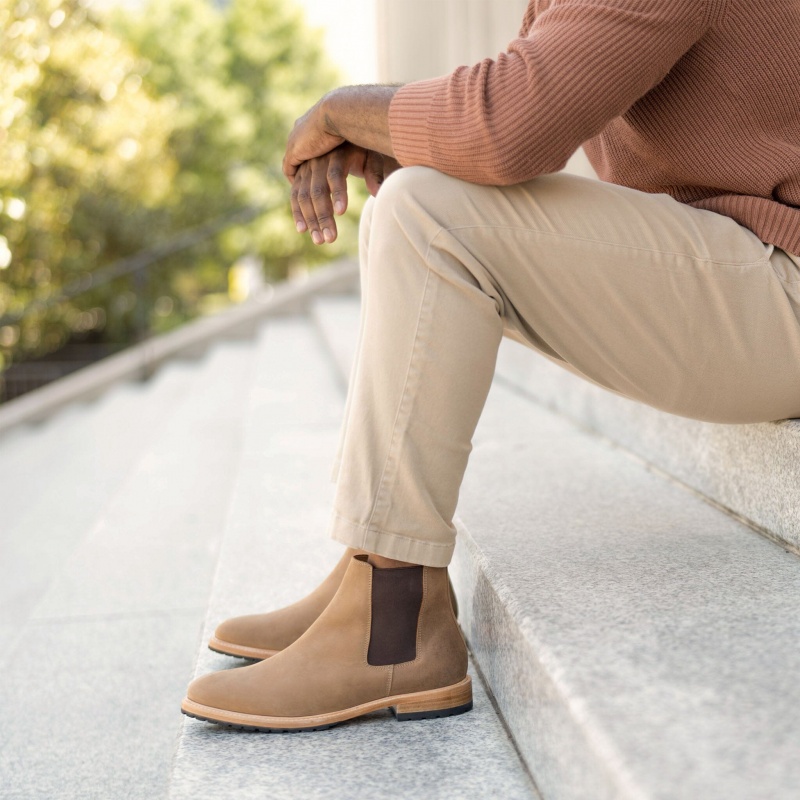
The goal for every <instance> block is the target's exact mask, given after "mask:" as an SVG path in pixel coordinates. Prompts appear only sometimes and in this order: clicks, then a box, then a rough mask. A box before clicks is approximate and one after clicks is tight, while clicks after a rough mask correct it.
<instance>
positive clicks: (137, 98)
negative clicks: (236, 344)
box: [0, 0, 363, 366]
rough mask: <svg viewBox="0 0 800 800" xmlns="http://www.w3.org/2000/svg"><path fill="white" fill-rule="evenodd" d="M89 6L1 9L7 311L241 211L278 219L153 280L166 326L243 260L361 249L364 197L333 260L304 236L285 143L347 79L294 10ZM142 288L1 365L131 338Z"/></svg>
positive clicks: (94, 298)
mask: <svg viewBox="0 0 800 800" xmlns="http://www.w3.org/2000/svg"><path fill="white" fill-rule="evenodd" d="M88 1H89V0H0V29H2V30H3V31H4V35H3V36H2V38H0V201H2V203H3V207H2V211H0V315H2V314H3V313H8V312H13V311H16V310H18V309H20V308H23V307H27V306H28V305H29V304H30V303H31V302H32V301H34V300H36V299H37V298H39V299H41V298H46V297H48V296H51V295H52V294H54V293H55V294H58V293H59V291H60V290H61V288H62V287H64V286H65V285H69V284H71V283H73V282H74V281H75V280H76V279H80V278H83V279H84V281H85V282H86V284H87V285H90V277H89V276H90V274H91V273H92V272H93V271H94V270H96V269H97V268H98V267H99V266H101V265H103V264H107V263H109V262H112V261H114V260H115V259H117V258H120V257H123V256H126V255H129V254H132V253H136V252H138V251H140V250H142V249H144V248H146V247H149V246H151V245H153V244H154V243H158V242H159V241H163V240H166V239H169V237H170V236H173V235H174V234H175V233H176V232H179V231H182V230H185V229H187V228H192V227H194V226H196V225H198V224H200V223H202V222H205V221H207V220H210V219H215V218H218V217H220V216H222V215H226V214H229V213H230V212H232V211H235V210H236V209H238V208H241V207H245V206H257V207H274V208H275V209H276V210H274V211H270V212H269V213H266V214H264V215H261V216H259V217H257V218H256V219H255V220H253V221H252V222H250V223H248V224H246V225H238V226H236V227H234V228H231V229H229V230H227V231H225V232H224V234H222V235H218V236H216V237H214V238H213V239H211V240H208V241H207V242H205V243H203V244H202V245H201V246H196V247H193V248H192V249H191V250H188V251H186V252H184V253H183V254H178V255H174V256H171V257H169V258H167V259H165V260H164V261H163V262H161V263H160V264H159V265H158V266H157V267H155V268H154V269H153V270H151V273H152V274H151V277H150V278H149V279H148V286H147V294H148V295H149V301H148V307H147V309H146V313H147V315H148V316H150V317H151V318H152V320H153V321H154V322H155V323H157V324H156V327H157V328H158V329H166V328H168V327H170V326H172V325H174V324H176V323H177V322H179V321H181V320H182V319H186V318H189V317H191V316H193V315H195V314H196V313H198V310H199V309H200V307H201V304H202V298H203V296H204V295H205V294H207V293H208V292H217V293H224V292H225V291H226V288H227V270H228V267H229V266H230V265H231V264H232V263H233V262H234V261H235V260H236V259H237V258H238V257H239V256H241V255H242V254H251V255H255V256H258V257H261V258H262V259H263V261H264V263H265V270H266V273H267V277H268V279H271V280H278V279H281V278H283V277H285V276H286V274H287V271H288V270H289V269H290V268H291V267H292V266H293V265H294V264H297V263H301V262H302V263H314V262H318V261H320V260H322V259H324V258H329V257H332V256H336V255H340V254H341V253H342V252H344V251H346V250H348V249H352V248H353V246H354V241H355V233H354V230H355V222H354V219H353V217H354V216H355V213H357V211H358V206H359V205H360V202H359V200H360V199H361V198H362V197H363V195H357V197H356V202H355V203H354V209H353V210H354V212H355V213H354V214H353V215H352V216H351V218H350V220H349V221H345V222H344V224H343V225H342V226H341V227H342V229H343V231H342V232H343V235H342V237H341V241H340V243H337V245H336V246H334V247H333V248H331V247H329V246H326V247H325V248H315V247H314V246H313V245H311V244H310V242H309V241H308V237H301V236H298V235H297V233H296V232H295V230H294V224H293V221H292V218H291V213H290V210H289V206H288V184H286V183H285V181H284V180H283V178H282V177H281V176H280V162H281V158H282V154H283V148H284V145H285V141H286V136H287V134H288V131H289V130H290V129H291V126H292V124H293V121H294V119H295V118H296V117H297V116H299V115H300V114H301V113H303V112H304V111H305V110H306V109H307V108H308V107H309V105H311V104H312V103H313V102H315V101H316V100H317V99H318V98H319V97H320V96H321V95H322V94H323V93H324V92H325V91H327V90H328V89H329V88H331V86H333V85H335V78H336V76H335V74H334V73H333V72H332V71H331V69H330V68H329V67H328V66H327V65H326V63H325V61H324V58H323V55H322V52H321V48H320V46H319V43H318V41H317V38H316V37H315V36H314V35H313V33H312V32H310V31H308V30H307V29H306V28H305V27H304V25H303V21H302V18H301V17H300V16H299V15H298V13H297V12H296V11H295V10H294V9H293V8H292V6H291V5H290V4H289V3H288V2H287V0H233V2H232V3H231V4H230V5H228V6H226V7H225V8H219V7H217V6H215V5H213V4H212V3H211V2H210V0H150V2H148V3H146V4H145V5H144V6H143V7H141V8H139V9H137V10H123V9H121V8H118V9H116V10H115V11H113V12H112V13H111V15H110V16H106V17H101V16H98V15H96V14H94V13H92V12H91V11H90V10H89V9H88V8H87V7H86V6H87V5H88ZM84 3H85V4H84ZM134 288H135V287H134V285H133V284H132V282H131V279H130V278H128V279H119V280H116V281H114V282H113V283H111V284H109V285H107V286H105V287H98V288H96V289H93V290H92V292H90V293H89V294H88V295H81V296H80V297H78V298H76V299H75V300H73V301H69V302H67V303H61V304H59V305H58V306H54V307H52V308H50V309H48V310H47V311H42V312H37V313H35V314H32V315H29V316H27V317H26V318H25V319H24V320H23V322H22V323H20V324H19V325H10V326H7V327H6V328H2V329H0V358H4V359H5V361H6V363H8V361H9V360H10V359H14V360H16V359H19V358H21V357H24V356H35V355H41V354H43V353H46V352H49V351H51V350H54V349H56V348H58V347H59V346H61V345H62V344H63V343H64V342H65V341H67V340H68V339H70V338H75V336H76V335H79V334H80V333H81V332H82V331H86V332H88V331H93V333H94V335H95V336H98V334H99V336H100V337H101V338H105V339H107V340H112V341H119V340H125V339H130V337H131V335H132V331H133V329H134V324H135V318H136V315H137V314H139V315H141V314H142V308H141V298H139V300H138V310H137V297H136V295H135V294H134V292H133V290H134ZM140 288H141V287H140ZM156 298H161V299H160V300H159V301H158V304H157V305H156V304H154V302H153V301H155V299H156ZM153 308H155V309H156V310H155V311H153V310H152V309H153ZM0 366H2V364H0Z"/></svg>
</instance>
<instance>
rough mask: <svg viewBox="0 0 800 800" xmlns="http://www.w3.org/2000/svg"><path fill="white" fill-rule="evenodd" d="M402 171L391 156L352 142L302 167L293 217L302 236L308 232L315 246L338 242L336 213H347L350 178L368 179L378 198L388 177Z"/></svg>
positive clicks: (293, 198) (297, 178) (294, 193)
mask: <svg viewBox="0 0 800 800" xmlns="http://www.w3.org/2000/svg"><path fill="white" fill-rule="evenodd" d="M399 168H400V164H398V163H397V161H395V160H394V159H393V158H390V157H389V156H384V155H381V154H380V153H376V152H374V151H372V150H365V149H364V148H363V147H356V146H355V145H352V144H350V143H345V144H343V145H340V146H339V147H337V148H336V149H335V150H333V151H332V152H330V153H327V154H326V155H324V156H321V157H319V158H312V159H311V160H310V161H306V162H304V163H303V164H301V165H300V166H299V168H298V169H297V172H296V174H295V176H294V182H293V184H292V195H291V203H292V215H293V216H294V221H295V225H296V226H297V231H298V233H305V232H306V231H308V232H309V233H310V234H311V239H312V241H313V242H314V244H323V243H325V242H328V243H330V242H334V241H336V236H337V234H338V231H337V229H336V221H335V218H334V214H338V215H340V216H341V215H342V214H344V212H345V211H346V210H347V200H348V198H347V176H348V175H355V176H356V177H358V178H364V181H365V183H366V185H367V191H368V192H369V193H370V194H371V195H372V196H373V197H374V196H376V195H377V194H378V191H379V190H380V188H381V184H383V181H384V180H385V179H386V177H387V176H388V175H390V174H391V173H392V172H394V171H395V170H396V169H399Z"/></svg>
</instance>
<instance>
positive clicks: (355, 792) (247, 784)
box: [169, 319, 536, 800]
mask: <svg viewBox="0 0 800 800" xmlns="http://www.w3.org/2000/svg"><path fill="white" fill-rule="evenodd" d="M267 343H268V348H267V351H266V352H265V353H264V356H263V359H261V360H260V362H259V364H258V372H257V374H256V377H255V386H254V390H253V391H252V392H251V394H250V397H249V401H248V408H247V411H246V418H245V437H244V438H245V445H244V450H243V454H242V461H241V465H240V469H239V473H238V475H239V477H238V480H237V483H236V486H235V489H234V495H233V501H232V503H231V506H230V515H229V517H228V519H227V523H226V527H225V538H224V542H223V545H222V548H221V552H220V558H219V563H218V567H217V573H216V577H215V581H214V589H213V592H212V597H211V602H210V604H209V609H208V615H207V619H206V626H205V633H204V643H203V645H202V646H201V649H200V655H199V659H198V664H197V673H198V674H203V673H206V672H209V671H212V670H219V669H225V668H235V666H236V665H237V664H241V663H242V662H239V661H236V660H234V659H230V658H226V657H224V656H220V655H218V654H215V653H212V652H211V651H209V650H208V649H207V648H206V647H205V640H206V639H207V637H208V636H209V635H210V634H211V633H212V631H213V629H214V627H215V626H216V625H217V624H218V623H219V622H220V621H222V620H223V619H225V618H226V617H228V616H232V615H236V614H243V613H252V612H253V611H257V610H269V609H270V608H276V607H279V606H282V605H285V604H286V603H289V602H292V601H293V600H296V599H298V598H299V597H301V596H303V595H304V594H306V593H307V592H308V591H310V590H311V589H312V588H313V587H314V586H315V585H317V584H318V583H319V582H320V581H321V580H322V578H323V577H324V576H325V575H326V574H327V572H328V571H329V570H330V569H331V567H332V565H333V564H334V563H335V562H336V560H337V559H338V558H339V556H340V554H341V545H338V544H337V543H335V542H333V541H332V540H330V539H328V538H327V537H326V536H325V535H324V531H325V529H326V527H327V523H328V517H329V513H330V507H331V503H332V500H333V490H334V487H333V484H331V483H330V481H329V472H330V466H331V463H332V460H333V457H334V453H335V448H336V444H337V442H338V436H339V428H340V425H341V418H342V412H343V395H342V392H341V388H340V386H339V385H338V383H337V378H336V376H335V368H334V366H333V364H332V363H331V360H330V358H329V357H328V355H327V354H326V353H325V352H324V350H323V349H322V347H321V346H320V343H319V341H318V338H317V333H316V332H315V330H314V329H313V327H312V326H311V325H310V324H309V322H308V320H307V319H297V320H291V319H284V320H281V321H276V322H274V323H271V324H270V326H269V327H268V328H267ZM474 678H475V682H476V709H475V710H474V711H473V712H471V713H470V714H468V715H464V716H463V717H455V718H452V719H449V720H437V721H435V722H433V721H423V722H420V723H413V724H412V723H396V721H395V720H394V719H393V718H391V719H387V718H386V717H387V714H388V712H385V713H384V712H376V713H374V714H371V715H369V716H368V717H364V718H362V719H360V720H357V721H353V722H351V723H348V724H346V725H342V726H339V727H337V728H333V729H330V730H328V731H320V732H315V733H306V734H297V735H295V736H279V735H270V734H247V733H242V732H237V731H231V730H226V729H223V728H219V727H217V726H213V725H209V724H208V723H203V722H198V721H196V720H190V719H187V720H186V722H185V723H184V728H183V733H182V735H181V739H180V744H179V746H178V752H177V758H176V761H175V767H174V772H173V779H172V784H171V790H170V794H169V796H170V798H173V800H180V799H182V798H187V800H188V798H191V799H192V800H198V798H209V799H211V798H213V799H214V800H216V798H219V797H229V796H231V795H232V794H233V793H234V792H235V794H236V797H237V798H241V799H242V800H246V798H259V799H260V798H263V797H270V798H276V799H277V800H281V798H285V799H286V800H296V798H304V800H306V799H307V800H313V798H330V797H345V798H349V797H369V798H384V797H386V798H389V797H392V798H397V797H400V798H405V797H412V796H413V797H417V796H425V797H431V798H454V797H465V798H466V797H503V798H532V797H536V795H535V792H534V789H533V787H532V785H531V784H530V781H529V779H528V777H527V775H526V773H525V771H524V769H523V768H522V766H521V764H520V761H519V759H518V757H517V754H516V753H515V751H514V749H513V747H512V745H511V743H510V740H509V738H508V736H507V735H506V733H505V731H504V730H503V728H502V725H501V723H500V721H499V719H498V718H497V716H496V714H495V712H494V710H493V708H492V705H491V703H490V702H489V700H488V699H487V697H486V695H485V693H484V690H483V688H482V684H481V682H480V680H479V679H478V677H477V676H475V675H474ZM175 710H176V711H177V706H176V709H175ZM477 764H480V768H476V765H477Z"/></svg>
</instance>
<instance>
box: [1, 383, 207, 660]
mask: <svg viewBox="0 0 800 800" xmlns="http://www.w3.org/2000/svg"><path fill="white" fill-rule="evenodd" d="M193 377H194V373H193V372H191V371H189V370H186V369H183V370H170V371H168V372H167V373H166V374H165V375H164V376H163V377H160V378H159V379H158V380H157V381H153V382H152V384H149V385H147V386H143V385H139V386H135V387H134V386H126V387H124V388H120V387H118V388H117V390H116V391H115V392H114V393H113V397H111V398H109V399H108V400H107V401H106V402H103V403H102V404H99V405H97V406H86V407H82V408H74V409H70V410H69V411H65V412H64V413H63V415H62V416H63V419H61V420H59V423H60V424H59V426H58V427H52V428H50V429H49V430H38V429H37V430H35V431H31V432H27V433H26V435H25V436H23V437H22V439H21V440H20V445H21V447H20V448H19V449H17V448H14V449H12V451H11V452H9V451H7V450H5V449H4V447H3V446H2V444H0V465H1V467H0V487H1V488H0V498H1V499H0V505H1V506H2V508H3V537H2V552H3V559H2V560H3V567H4V571H5V578H4V580H3V581H2V582H0V622H7V623H8V622H14V621H20V620H21V619H24V618H25V617H27V615H28V614H29V613H30V611H31V609H32V607H33V606H34V605H35V603H36V602H38V599H39V598H40V596H41V594H42V592H43V591H44V589H45V588H46V586H47V584H48V582H49V581H50V580H51V578H52V576H53V574H54V572H55V571H56V570H58V569H60V568H61V566H62V565H63V562H64V560H65V559H66V558H67V557H68V556H69V554H70V552H71V551H72V550H73V548H74V547H75V546H76V545H77V543H78V542H79V541H80V539H81V538H82V537H83V535H84V534H85V533H86V531H87V530H88V529H89V528H90V527H91V526H92V525H93V524H94V522H95V520H96V518H97V517H98V515H99V514H100V512H101V510H102V509H103V507H104V506H105V505H106V504H107V503H108V500H109V497H110V496H112V495H113V494H114V492H115V491H116V490H117V489H118V487H119V486H120V485H121V483H122V482H123V481H124V480H125V478H126V477H127V476H128V475H129V473H130V471H131V470H132V469H133V467H134V464H135V463H136V461H137V459H138V458H139V457H140V456H141V454H142V452H143V451H144V449H145V448H146V446H147V444H148V442H150V441H151V440H152V439H153V438H154V436H155V435H156V433H157V431H158V429H159V423H161V422H162V421H163V418H164V417H165V415H168V414H169V411H170V409H172V408H173V407H174V406H175V405H176V404H177V403H178V402H179V400H180V398H181V397H182V396H183V395H184V394H185V393H186V392H188V391H189V387H190V386H191V380H192V379H193ZM25 439H31V440H32V441H31V442H30V449H29V450H28V449H26V447H25ZM6 655H7V653H6ZM6 655H0V662H1V661H2V660H3V658H4V657H6Z"/></svg>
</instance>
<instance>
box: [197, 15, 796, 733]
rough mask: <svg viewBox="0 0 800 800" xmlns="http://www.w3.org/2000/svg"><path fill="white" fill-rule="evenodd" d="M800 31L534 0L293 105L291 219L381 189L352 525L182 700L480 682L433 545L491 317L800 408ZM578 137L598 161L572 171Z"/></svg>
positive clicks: (415, 690) (353, 433)
mask: <svg viewBox="0 0 800 800" xmlns="http://www.w3.org/2000/svg"><path fill="white" fill-rule="evenodd" d="M798 42H800V4H798V3H770V2H766V1H765V0H602V1H601V0H531V2H530V5H529V8H528V11H527V14H526V16H525V20H524V23H523V28H522V32H521V34H520V37H519V38H518V39H516V40H514V41H513V42H512V43H511V45H510V46H509V48H508V51H507V52H506V53H503V54H501V55H500V56H499V57H498V58H497V59H496V60H490V59H487V60H485V61H483V62H481V63H479V64H476V65H475V66H473V67H460V68H459V69H457V70H455V71H454V72H453V73H452V74H450V75H446V76H443V77H440V78H435V79H433V80H426V81H420V82H416V83H410V84H407V85H405V86H402V87H393V86H367V87H345V88H342V89H339V90H336V91H334V92H332V93H330V94H328V95H326V96H325V97H324V98H322V100H320V101H319V103H317V104H316V105H315V106H314V107H313V108H312V109H311V110H310V111H308V113H307V114H305V116H303V117H302V118H301V119H300V120H298V122H297V124H296V125H295V128H294V130H293V131H292V133H291V135H290V137H289V143H288V147H287V150H286V156H285V160H284V172H285V174H286V176H287V177H288V179H289V180H290V181H291V183H292V186H293V189H292V207H293V209H294V214H295V219H296V221H297V228H298V231H300V232H308V233H309V234H310V235H311V237H312V238H313V240H314V242H316V243H317V244H322V243H324V242H330V241H333V240H334V239H335V238H336V224H335V215H336V214H341V213H343V212H344V210H345V207H346V204H347V190H346V184H345V179H346V176H347V174H348V173H349V174H354V175H357V176H363V177H364V178H365V179H366V181H367V186H368V188H369V189H370V192H371V194H373V195H375V198H374V200H371V201H370V203H369V205H368V208H367V210H366V212H365V215H364V218H363V220H362V238H361V245H360V246H361V282H362V317H361V332H360V343H359V350H358V358H357V362H356V365H355V367H354V370H353V374H352V377H351V380H350V387H349V393H348V398H347V409H346V413H345V421H344V425H343V430H342V438H341V445H340V454H339V457H338V458H337V464H336V466H335V468H334V478H335V479H338V480H337V489H336V499H335V504H334V508H333V512H332V517H331V529H330V533H331V535H332V536H333V538H334V539H336V540H337V541H339V542H341V543H343V544H345V545H348V547H349V549H348V550H347V551H346V552H345V554H344V556H343V557H342V560H341V561H340V562H339V564H338V565H337V567H336V568H335V569H334V571H333V572H332V573H331V575H330V576H329V577H328V579H326V581H325V582H324V583H323V584H322V585H321V586H320V587H319V588H318V589H317V590H316V591H315V592H314V593H312V594H311V595H310V596H309V597H307V598H305V599H304V600H301V601H300V602H298V603H296V604H295V605H293V606H290V607H288V608H286V609H282V610H280V611H277V612H273V613H271V614H267V615H257V616H254V617H245V618H237V619H234V620H229V621H228V622H226V623H224V624H223V625H221V626H220V628H219V629H218V630H217V633H216V636H215V637H214V639H213V640H212V642H211V646H212V647H213V648H214V649H217V650H220V651H222V652H228V653H231V654H234V655H242V656H250V657H254V658H263V659H264V660H263V661H261V662H260V663H258V664H254V665H252V666H248V667H245V668H243V669H237V670H229V671H224V672H220V673H215V674H212V675H206V676H204V677H202V678H200V679H198V680H196V681H195V682H193V683H192V684H191V686H190V687H189V691H188V697H187V699H186V700H185V701H184V704H183V709H184V711H185V712H186V713H188V714H190V715H192V716H196V717H199V718H201V719H206V720H211V721H218V722H223V723H228V724H232V725H238V726H243V727H246V728H257V729H263V730H276V729H277V730H284V729H316V728H320V727H327V726H329V725H331V724H335V723H337V722H341V721H343V720H346V719H351V718H353V717H357V716H359V715H361V714H364V713H366V712H368V711H371V710H374V709H377V708H385V707H391V708H393V709H394V710H395V713H396V714H397V716H398V718H400V719H413V718H420V717H426V716H445V715H449V714H458V713H461V712H464V711H467V710H469V708H471V704H472V694H471V687H470V681H469V676H468V675H467V654H466V649H465V646H464V641H463V639H462V636H461V632H460V631H459V629H458V625H457V623H456V620H455V615H454V608H453V605H452V601H451V599H450V590H449V584H448V581H447V572H446V568H447V564H448V562H449V561H450V558H451V554H452V552H453V546H454V540H455V529H454V526H453V522H452V519H453V514H454V512H455V509H456V502H457V499H458V493H459V487H460V485H461V480H462V477H463V475H464V471H465V469H466V466H467V459H468V456H469V452H470V449H471V439H472V435H473V432H474V430H475V427H476V425H477V422H478V419H479V417H480V414H481V411H482V409H483V406H484V402H485V400H486V396H487V393H488V391H489V387H490V384H491V381H492V375H493V372H494V367H495V359H496V355H497V350H498V346H499V344H500V341H501V339H502V337H503V336H509V337H511V338H513V339H515V340H517V341H518V342H521V343H523V344H525V345H527V346H529V347H530V348H532V349H533V350H536V351H538V353H540V354H541V355H543V356H545V357H547V358H549V359H551V360H553V361H554V362H555V363H557V364H559V365H561V366H562V367H564V368H565V369H569V370H570V371H572V372H574V373H576V374H577V375H579V376H582V377H583V378H585V379H587V380H590V381H592V382H594V383H596V384H599V385H600V386H603V387H605V388H606V389H608V390H609V391H612V392H617V393H619V394H621V395H624V396H625V397H628V398H632V399H634V400H637V401H640V402H642V403H647V404H649V405H651V406H654V407H656V408H659V409H662V410H664V411H667V412H670V413H672V414H679V415H683V416H686V417H692V418H696V419H700V420H706V421H711V422H724V423H749V422H762V421H769V420H779V419H784V418H788V417H795V416H800V255H798V254H800V95H799V94H798V86H800V59H798V58H797V57H796V56H795V51H796V47H797V43H798ZM580 145H583V146H584V148H585V150H586V154H587V155H588V157H589V159H590V161H591V163H592V164H593V165H594V167H595V169H596V170H597V172H598V174H599V176H600V177H601V179H602V180H600V181H596V180H589V179H586V178H581V177H576V176H573V175H569V174H563V173H560V172H559V170H561V168H562V167H563V166H564V165H565V163H566V161H567V159H568V158H569V157H570V156H571V155H572V153H573V152H575V150H576V149H577V148H578V147H579V146H580ZM401 165H402V168H399V167H400V166H401ZM390 173H391V175H390ZM389 175H390V176H389ZM387 176H389V177H388V178H387ZM384 178H387V179H386V181H385V182H384ZM531 490H532V491H535V490H536V487H535V486H532V487H531Z"/></svg>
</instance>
